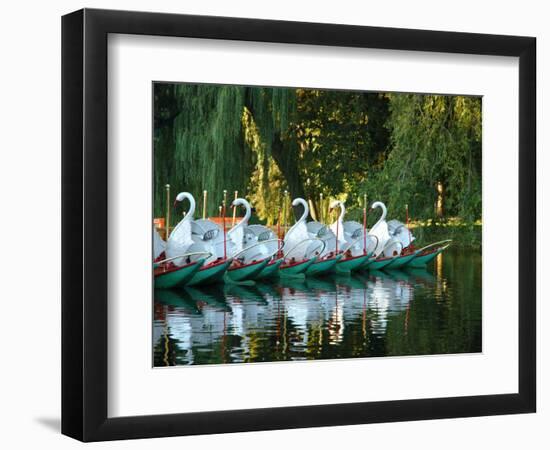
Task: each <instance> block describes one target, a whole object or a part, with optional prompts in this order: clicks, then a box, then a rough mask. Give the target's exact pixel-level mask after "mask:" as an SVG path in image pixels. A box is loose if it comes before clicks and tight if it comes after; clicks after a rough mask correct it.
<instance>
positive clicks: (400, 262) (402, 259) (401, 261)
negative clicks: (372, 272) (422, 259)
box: [384, 253, 416, 269]
mask: <svg viewBox="0 0 550 450" xmlns="http://www.w3.org/2000/svg"><path fill="white" fill-rule="evenodd" d="M415 257H416V253H412V254H411V255H405V256H398V257H397V258H394V259H392V260H391V262H390V263H389V264H388V265H387V266H386V267H384V268H385V269H399V268H400V267H404V266H406V265H407V264H409V263H410V262H411V261H412V260H414V258H415Z"/></svg>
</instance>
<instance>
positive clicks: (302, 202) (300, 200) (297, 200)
mask: <svg viewBox="0 0 550 450" xmlns="http://www.w3.org/2000/svg"><path fill="white" fill-rule="evenodd" d="M298 205H307V203H306V201H305V200H304V199H303V198H300V197H297V198H295V199H294V200H292V206H298Z"/></svg>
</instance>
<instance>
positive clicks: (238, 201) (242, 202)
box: [231, 198, 250, 208]
mask: <svg viewBox="0 0 550 450" xmlns="http://www.w3.org/2000/svg"><path fill="white" fill-rule="evenodd" d="M237 206H244V207H248V208H250V203H248V202H247V201H246V200H245V199H244V198H236V199H235V200H233V201H232V202H231V208H236V207H237Z"/></svg>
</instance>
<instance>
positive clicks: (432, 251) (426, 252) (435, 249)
mask: <svg viewBox="0 0 550 450" xmlns="http://www.w3.org/2000/svg"><path fill="white" fill-rule="evenodd" d="M439 250H441V247H436V248H434V249H433V250H428V251H426V250H425V251H423V252H421V253H419V254H418V255H416V256H428V255H431V254H432V253H435V252H438V251H439Z"/></svg>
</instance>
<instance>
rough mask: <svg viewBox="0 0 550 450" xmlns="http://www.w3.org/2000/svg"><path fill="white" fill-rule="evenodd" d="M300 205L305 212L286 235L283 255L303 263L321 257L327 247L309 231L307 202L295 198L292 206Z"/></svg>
mask: <svg viewBox="0 0 550 450" xmlns="http://www.w3.org/2000/svg"><path fill="white" fill-rule="evenodd" d="M298 205H302V207H303V208H304V211H303V213H302V215H301V217H300V218H299V219H298V220H297V221H296V223H295V224H294V225H292V227H290V230H288V231H287V233H286V235H285V238H284V247H283V254H284V257H285V259H292V258H293V259H295V260H297V261H301V260H305V259H311V258H313V257H315V256H320V255H321V253H323V251H324V249H325V245H324V243H323V242H322V240H320V239H318V238H317V237H314V236H311V235H310V233H309V231H308V226H307V217H308V216H309V206H308V204H307V202H306V201H305V200H304V199H303V198H299V197H298V198H295V199H294V200H293V201H292V206H298Z"/></svg>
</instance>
